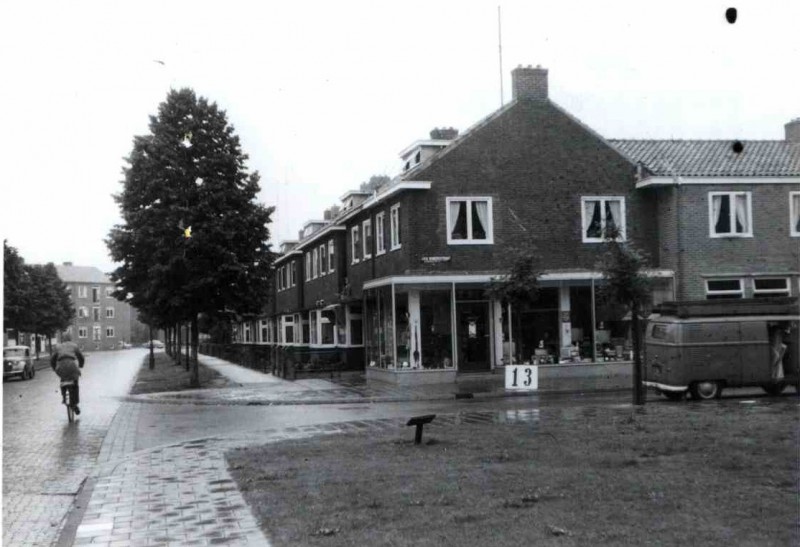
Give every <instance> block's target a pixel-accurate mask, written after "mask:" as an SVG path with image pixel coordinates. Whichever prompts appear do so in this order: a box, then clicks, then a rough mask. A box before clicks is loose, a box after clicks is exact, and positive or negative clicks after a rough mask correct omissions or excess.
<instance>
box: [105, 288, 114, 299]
mask: <svg viewBox="0 0 800 547" xmlns="http://www.w3.org/2000/svg"><path fill="white" fill-rule="evenodd" d="M113 292H114V287H106V298H113V295H112V294H111V293H113Z"/></svg>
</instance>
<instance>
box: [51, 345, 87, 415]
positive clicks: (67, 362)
mask: <svg viewBox="0 0 800 547" xmlns="http://www.w3.org/2000/svg"><path fill="white" fill-rule="evenodd" d="M71 340H72V336H70V334H69V333H64V335H63V336H62V337H61V343H60V344H59V345H58V347H56V350H55V351H54V352H53V355H52V356H51V357H50V366H51V367H53V370H54V371H56V374H58V377H59V378H61V381H62V382H73V384H72V386H71V387H72V391H71V393H70V402H71V403H72V409H73V410H74V411H75V414H80V413H81V410H80V408H78V402H79V389H78V378H80V376H81V371H80V369H82V368H83V361H84V359H83V354H82V353H81V350H80V348H78V346H77V345H76V344H75V343H74V342H72V341H71ZM67 387H69V386H61V402H62V403H65V402H66V394H67Z"/></svg>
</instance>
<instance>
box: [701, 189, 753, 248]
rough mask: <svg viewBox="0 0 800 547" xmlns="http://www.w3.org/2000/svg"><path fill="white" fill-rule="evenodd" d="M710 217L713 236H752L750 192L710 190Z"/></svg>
mask: <svg viewBox="0 0 800 547" xmlns="http://www.w3.org/2000/svg"><path fill="white" fill-rule="evenodd" d="M708 217H709V218H708V224H709V230H710V236H711V237H751V236H752V235H753V228H752V219H753V214H752V209H751V197H750V192H709V193H708Z"/></svg>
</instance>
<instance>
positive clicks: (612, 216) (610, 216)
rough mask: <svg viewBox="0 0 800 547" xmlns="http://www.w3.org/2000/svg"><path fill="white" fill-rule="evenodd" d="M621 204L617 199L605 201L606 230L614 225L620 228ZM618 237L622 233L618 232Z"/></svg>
mask: <svg viewBox="0 0 800 547" xmlns="http://www.w3.org/2000/svg"><path fill="white" fill-rule="evenodd" d="M621 216H622V204H621V203H620V202H619V201H615V200H611V201H606V230H608V229H609V228H611V227H616V228H618V229H619V230H622V222H621V220H622V219H621V218H620V217H621ZM620 237H622V234H621V233H620Z"/></svg>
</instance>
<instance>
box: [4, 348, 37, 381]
mask: <svg viewBox="0 0 800 547" xmlns="http://www.w3.org/2000/svg"><path fill="white" fill-rule="evenodd" d="M14 376H19V377H20V378H21V379H23V380H30V379H31V378H33V377H34V376H36V369H35V368H34V367H33V355H32V354H31V348H29V347H28V346H8V347H5V348H3V379H4V380H5V379H6V378H12V377H14Z"/></svg>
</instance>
